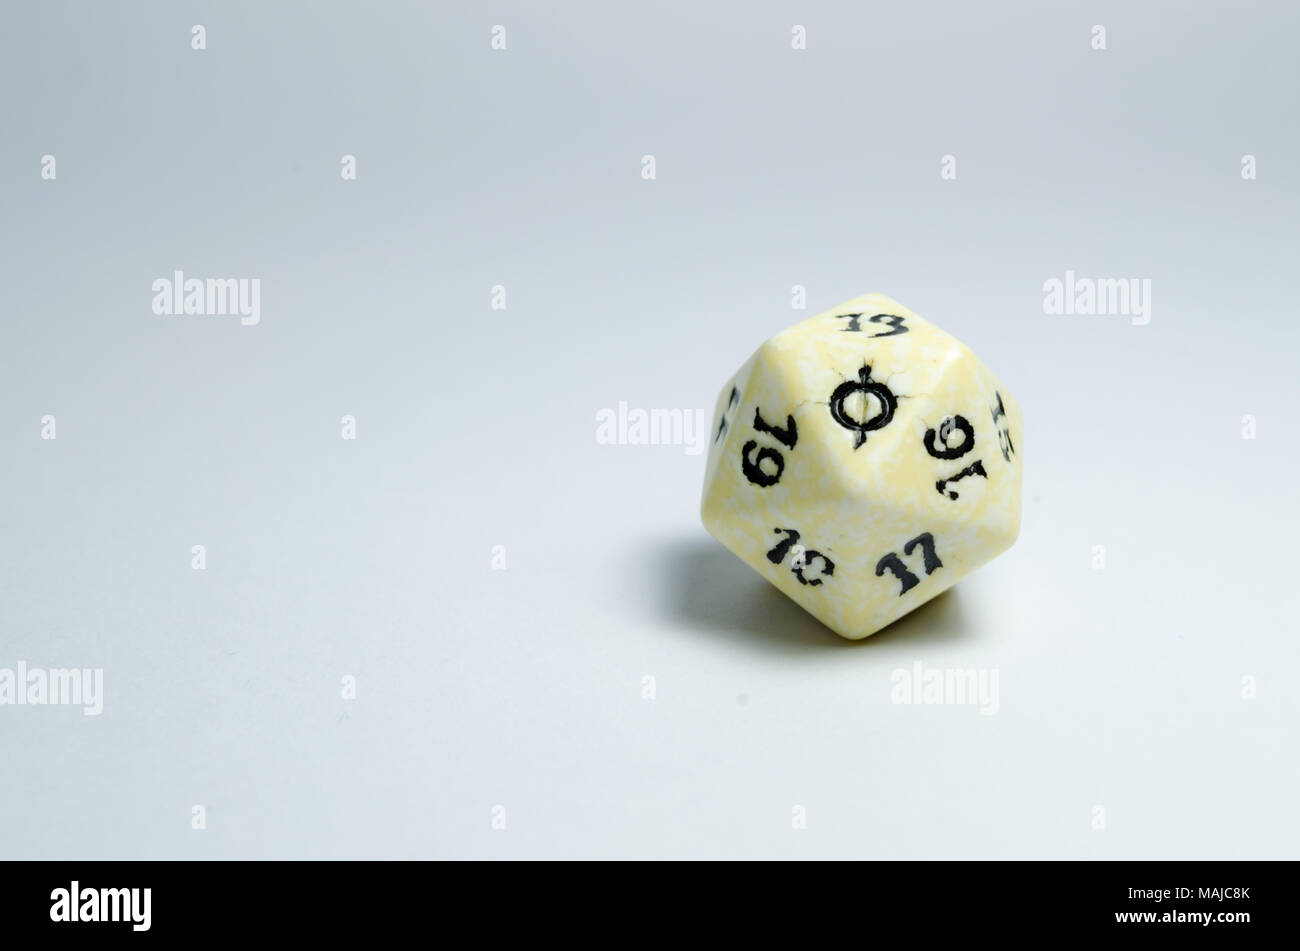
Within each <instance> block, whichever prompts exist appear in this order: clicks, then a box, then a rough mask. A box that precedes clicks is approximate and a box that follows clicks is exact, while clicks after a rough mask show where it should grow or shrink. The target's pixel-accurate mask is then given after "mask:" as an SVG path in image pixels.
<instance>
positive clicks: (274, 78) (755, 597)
mask: <svg viewBox="0 0 1300 951" xmlns="http://www.w3.org/2000/svg"><path fill="white" fill-rule="evenodd" d="M309 11H310V12H309ZM4 17H5V29H4V30H0V62H3V63H5V64H6V65H7V66H8V67H9V72H10V74H11V79H12V81H10V82H7V83H5V84H4V88H5V89H6V92H5V94H4V96H3V112H0V119H2V120H3V125H4V128H5V129H6V134H5V136H4V141H3V142H2V143H0V202H2V203H3V206H4V209H5V213H4V220H5V222H6V227H5V238H6V241H5V259H6V262H7V267H6V305H5V313H4V318H3V322H2V323H0V410H2V411H0V480H2V484H3V486H4V489H5V491H4V493H3V498H2V499H0V559H2V560H0V585H2V590H0V611H2V612H3V613H2V614H0V667H4V666H13V665H14V664H15V663H16V662H17V661H19V660H25V661H26V662H27V663H28V664H31V665H40V666H47V667H56V666H79V667H102V668H103V669H104V677H105V708H104V712H103V713H102V715H100V716H98V717H85V716H83V715H82V714H81V712H80V711H79V710H77V709H69V708H58V707H44V708H39V707H22V708H18V707H0V763H2V764H3V766H2V767H0V769H2V770H3V774H2V775H0V829H3V832H2V833H0V854H2V855H4V856H5V857H87V858H91V857H136V856H139V857H173V856H181V857H258V856H276V857H311V856H826V855H835V856H861V857H921V856H936V857H1028V856H1051V857H1055V856H1069V857H1239V856H1241V857H1295V855H1296V853H1297V844H1298V843H1300V820H1297V818H1296V811H1295V809H1294V804H1293V799H1294V789H1295V784H1296V780H1297V771H1296V760H1295V756H1294V740H1295V728H1296V722H1297V713H1300V709H1298V706H1300V701H1298V700H1297V694H1296V691H1295V690H1294V689H1293V685H1292V683H1291V674H1292V673H1293V672H1294V671H1295V670H1296V669H1297V664H1298V663H1300V649H1298V648H1297V637H1296V634H1297V632H1296V623H1295V612H1294V608H1293V607H1292V598H1291V592H1292V589H1293V588H1294V584H1295V581H1294V568H1295V558H1294V555H1293V553H1292V549H1291V544H1292V540H1293V539H1294V538H1295V537H1296V535H1297V528H1300V526H1298V525H1297V517H1296V496H1295V492H1294V490H1293V485H1294V482H1295V477H1296V472H1297V463H1298V462H1300V456H1298V454H1297V451H1296V448H1295V446H1296V443H1295V440H1294V438H1293V437H1292V436H1291V429H1292V426H1293V419H1294V409H1295V402H1296V395H1297V393H1296V387H1295V383H1294V379H1295V376H1294V370H1295V354H1296V349H1297V348H1296V344H1297V330H1296V323H1295V320H1294V316H1295V300H1296V292H1297V287H1296V280H1295V274H1296V269H1295V260H1296V252H1297V242H1296V231H1295V222H1296V221H1297V220H1300V214H1297V212H1300V208H1297V198H1298V197H1300V193H1298V191H1297V186H1296V180H1295V176H1294V169H1295V168H1296V161H1295V159H1296V152H1297V147H1298V146H1300V138H1298V137H1297V135H1296V131H1295V123H1294V118H1295V115H1296V111H1295V110H1296V89H1297V85H1296V82H1295V78H1296V77H1295V57H1294V51H1293V49H1292V48H1291V45H1290V44H1291V39H1290V38H1291V37H1292V36H1293V35H1294V34H1295V31H1296V27H1297V26H1298V25H1300V24H1297V22H1296V14H1295V12H1294V10H1293V9H1292V8H1290V7H1288V6H1286V5H1284V4H1276V5H1264V6H1261V7H1252V8H1251V11H1250V12H1249V15H1247V14H1245V13H1241V12H1240V11H1238V10H1237V8H1234V7H1229V6H1226V5H1221V6H1212V5H1206V6H1204V7H1203V8H1200V9H1197V8H1187V7H1185V6H1181V5H1180V6H1178V7H1152V8H1151V9H1149V10H1148V9H1142V10H1133V9H1129V8H1127V7H1123V6H1113V7H1112V6H1108V5H1105V4H1103V5H1101V6H1100V7H1098V6H1096V5H1093V6H1088V7H1072V8H1063V9H1059V10H1057V9H1046V8H1043V7H1041V6H1040V5H1037V4H1025V5H1019V4H1017V5H1008V6H1005V7H1002V8H1000V9H996V10H987V9H984V8H979V9H975V8H968V7H965V6H961V7H958V6H957V5H955V4H954V5H934V6H929V7H926V6H921V7H915V6H914V5H910V4H909V5H906V6H904V5H899V6H898V7H897V8H893V9H890V8H883V9H876V8H872V9H870V10H854V9H849V8H848V7H847V5H845V8H843V9H840V8H839V7H837V6H836V5H829V4H827V5H814V6H811V7H808V8H807V9H802V8H799V9H794V8H790V7H788V6H787V5H772V6H759V7H755V6H754V5H751V4H743V5H742V4H725V5H718V6H717V7H716V8H714V9H712V10H701V9H700V8H699V6H698V5H695V4H672V3H669V4H656V5H655V6H654V7H653V8H644V9H638V10H636V11H628V10H624V11H614V10H608V9H605V8H604V7H603V6H602V5H597V4H566V5H565V11H564V12H562V13H556V12H546V13H544V12H541V11H538V10H535V9H529V8H527V7H525V6H512V5H509V4H507V5H504V6H502V5H498V7H497V8H494V10H493V11H492V12H490V13H488V12H483V13H478V12H473V11H469V10H466V9H462V8H459V7H456V8H453V7H451V6H450V5H445V6H444V7H442V8H436V7H425V6H424V5H411V6H409V7H404V6H403V7H399V6H397V5H385V6H384V9H383V11H382V12H381V13H378V14H376V13H373V12H363V11H361V10H359V9H358V10H349V11H343V10H335V9H333V8H331V9H330V10H329V11H328V12H322V11H321V10H320V9H318V8H315V7H311V8H309V7H307V6H293V5H282V6H281V5H277V7H276V9H275V10H269V9H262V8H260V7H259V5H245V6H233V7H231V8H229V9H226V8H225V7H222V8H221V9H215V8H212V7H210V6H208V5H201V6H195V7H194V8H193V9H187V8H186V5H184V4H180V5H177V4H157V5H150V6H139V7H136V8H134V9H132V10H129V11H128V10H112V9H106V8H103V7H102V6H100V5H97V4H88V3H87V4H67V5H63V4H61V5H58V6H57V7H51V6H49V5H41V6H40V7H39V8H37V7H35V6H34V5H33V6H31V7H26V8H23V9H10V10H7V11H6V13H5V14H4ZM800 22H802V23H805V24H806V25H807V26H808V29H809V44H808V49H807V50H806V51H803V52H794V51H792V50H791V49H790V39H789V38H790V27H791V24H792V23H800ZM1097 22H1101V23H1104V24H1106V25H1107V26H1108V31H1109V32H1108V36H1109V47H1110V48H1109V49H1108V50H1106V51H1105V52H1094V51H1092V50H1090V49H1089V30H1090V27H1091V25H1092V24H1094V23H1097ZM193 23H204V24H205V25H206V26H207V30H208V49H207V50H205V51H203V52H195V51H192V50H191V49H190V48H189V28H190V26H191V25H192V24H193ZM494 23H503V24H505V25H507V27H508V31H509V32H508V38H509V49H508V50H507V51H506V52H504V53H493V52H492V51H491V50H490V49H489V30H490V27H491V26H492V24H494ZM46 153H53V154H55V155H56V156H57V161H58V178H57V180H56V181H54V182H45V181H41V180H40V178H39V168H40V156H41V155H43V154H46ZM647 153H652V154H654V155H656V157H657V160H658V179H657V180H656V181H654V182H646V181H643V180H642V179H641V178H640V167H641V166H640V160H641V156H642V155H644V154H647ZM950 153H951V154H955V155H956V156H957V158H958V171H959V175H958V179H957V181H955V182H945V181H941V180H940V178H939V167H940V158H941V156H942V155H945V154H950ZM1244 153H1252V154H1256V155H1257V157H1258V163H1259V170H1260V171H1259V178H1258V180H1256V181H1249V182H1248V181H1243V180H1242V179H1241V176H1240V172H1239V169H1240V157H1241V155H1242V154H1244ZM344 154H354V155H356V156H357V159H358V171H359V177H358V179H357V180H356V181H355V182H344V181H342V180H341V179H340V177H339V162H340V157H341V156H342V155H344ZM176 268H181V269H184V270H185V271H186V272H187V273H189V274H193V275H196V276H240V277H250V278H251V277H258V278H260V279H261V280H262V284H263V291H262V321H261V323H260V324H259V325H258V326H256V327H241V326H239V325H238V323H236V322H233V321H231V320H229V319H215V320H210V319H207V318H199V317H188V318H185V317H182V318H167V317H159V316H155V315H154V314H153V313H152V312H151V310H150V301H151V298H152V294H151V291H150V285H151V282H152V280H153V279H154V278H156V277H158V276H162V275H169V274H170V273H171V272H172V271H173V270H174V269H176ZM1067 269H1074V270H1075V271H1076V272H1077V273H1078V274H1080V275H1089V276H1099V277H1137V278H1150V279H1151V280H1152V282H1153V312H1152V320H1151V322H1150V323H1149V324H1148V325H1146V326H1134V325H1132V324H1131V323H1130V322H1129V321H1127V320H1124V319H1122V318H1100V317H1091V318H1090V317H1048V316H1045V315H1044V314H1043V312H1042V285H1043V282H1044V281H1046V280H1048V279H1050V278H1053V277H1058V278H1060V277H1063V275H1064V273H1065V271H1066V270H1067ZM495 284H504V285H505V286H506V287H507V289H508V309H507V310H506V311H504V312H499V311H493V310H491V309H490V307H489V301H490V289H491V287H492V286H493V285H495ZM793 284H802V285H805V286H806V287H807V288H808V308H809V309H808V310H807V311H806V312H792V311H791V310H790V306H789V301H790V298H789V294H790V287H791V285H793ZM868 290H879V291H882V292H884V293H887V294H889V295H891V296H893V297H896V298H897V299H898V300H900V301H902V302H903V303H905V304H907V305H908V306H909V307H912V308H913V309H915V310H916V311H918V312H919V313H921V314H922V315H923V316H925V317H927V318H929V319H931V320H933V321H934V322H936V323H937V324H939V325H940V326H941V327H943V328H944V329H946V330H948V331H950V332H952V333H953V334H954V335H956V336H957V337H958V338H960V339H962V340H963V341H964V342H966V343H967V344H969V345H970V346H971V347H972V348H973V349H974V350H975V351H976V352H977V353H978V354H979V355H980V356H981V357H982V358H983V359H985V360H986V361H987V362H988V363H989V365H990V366H991V367H992V368H993V369H994V370H995V372H996V373H997V374H998V375H999V376H1000V377H1001V378H1002V379H1003V380H1004V381H1005V382H1006V384H1007V385H1008V386H1009V387H1010V388H1011V389H1012V390H1013V391H1014V392H1015V393H1016V395H1017V396H1018V397H1019V399H1020V401H1021V404H1022V406H1023V407H1024V410H1025V414H1026V432H1027V436H1026V441H1025V446H1024V447H1023V448H1024V459H1025V518H1024V525H1023V529H1022V534H1021V539H1020V541H1019V542H1018V543H1017V545H1016V546H1015V547H1014V548H1012V549H1011V551H1010V552H1008V553H1007V554H1006V555H1004V556H1002V557H1001V558H1000V559H998V560H997V561H995V562H994V563H993V564H991V565H989V566H987V567H986V568H984V569H981V570H980V571H978V572H977V573H975V574H974V575H972V576H971V577H970V578H968V579H966V580H965V581H963V582H962V583H961V584H960V585H958V586H957V587H956V588H955V589H954V590H953V591H952V592H950V593H949V594H947V595H945V596H943V597H942V598H941V599H939V600H938V601H936V602H934V603H932V604H931V605H929V606H927V607H925V608H923V609H922V610H921V611H919V612H917V613H916V614H915V615H913V616H911V617H909V618H907V619H905V620H903V621H902V622H900V623H899V624H898V625H896V626H895V627H894V628H892V629H890V630H888V631H886V632H884V633H882V634H880V635H877V636H876V637H873V638H871V639H869V640H868V641H866V642H864V643H861V644H848V643H843V642H841V641H840V640H839V639H838V638H836V637H835V636H834V635H833V634H831V633H830V632H828V631H826V630H825V629H823V628H821V627H820V626H819V625H818V624H817V623H816V622H815V621H813V620H812V619H811V618H809V617H807V616H806V615H804V614H803V613H802V612H801V611H800V610H799V609H798V608H796V607H795V606H794V605H792V604H790V603H788V602H786V601H785V600H784V599H783V598H782V597H781V596H780V595H779V594H777V593H776V592H775V591H774V590H772V589H769V588H768V587H766V586H765V583H764V582H762V581H760V579H758V577H757V576H756V575H754V574H753V573H752V572H751V571H750V570H749V569H748V568H746V567H745V566H744V565H742V564H741V563H740V562H738V561H736V560H735V559H734V558H733V557H732V556H731V555H729V554H728V553H727V552H725V551H724V550H723V549H722V548H721V547H720V546H719V545H717V544H716V543H714V542H713V541H712V540H711V539H709V538H708V537H707V536H706V534H705V533H704V531H703V529H702V528H701V527H700V525H699V524H698V518H697V506H698V493H699V483H700V478H701V475H702V471H703V462H704V457H703V456H692V455H688V454H687V453H686V452H685V451H684V450H683V448H682V447H671V446H667V447H665V446H660V447H653V446H644V447H643V446H602V445H598V444H597V443H596V441H595V439H594V431H595V416H596V413H597V411H598V410H600V409H601V408H604V407H616V406H617V405H618V401H620V400H626V401H627V402H628V403H629V404H630V405H632V406H639V407H643V408H650V407H660V408H696V407H699V408H707V407H710V406H711V405H712V400H713V398H714V395H715V393H716V390H717V388H718V387H719V386H720V385H721V384H722V382H723V381H724V380H725V379H726V378H727V375H728V374H729V373H731V372H732V370H734V369H735V367H736V366H738V365H739V363H740V362H741V361H742V360H743V359H744V358H745V357H746V356H748V354H749V353H750V352H751V351H752V350H753V348H754V347H756V346H757V344H758V343H759V342H760V341H761V340H762V339H763V338H764V337H766V336H767V335H769V334H771V333H773V332H775V331H776V330H779V329H781V328H782V327H784V326H787V325H789V324H791V323H793V322H795V321H796V320H797V319H799V318H800V317H802V316H806V315H808V314H811V313H815V312H816V311H817V310H819V309H822V308H824V307H827V306H830V305H831V304H834V303H836V302H838V301H841V300H843V299H845V298H847V297H849V296H852V295H853V294H857V293H861V292H865V291H868ZM45 414H53V415H55V416H56V417H57V421H58V422H57V425H58V438H57V440H54V441H43V440H42V439H41V438H40V425H41V424H40V420H41V417H42V416H43V415H45ZM344 414H352V415H354V416H355V417H356V419H357V426H358V438H357V439H356V440H355V441H354V442H349V441H344V440H342V439H341V438H340V435H339V431H340V426H339V420H340V417H342V416H343V415H344ZM1247 414H1250V415H1253V416H1255V417H1256V418H1257V421H1258V437H1257V438H1256V439H1254V440H1243V439H1242V438H1241V418H1242V417H1243V416H1244V415H1247ZM196 544H203V545H205V546H206V548H207V564H208V567H207V569H206V571H194V570H192V569H191V567H190V559H191V554H190V550H191V546H193V545H196ZM494 545H503V546H505V549H506V557H507V566H508V567H507V569H506V570H504V571H493V570H492V569H491V557H492V555H491V549H492V546H494ZM1096 545H1104V546H1105V550H1106V558H1107V563H1106V567H1105V569H1104V570H1094V568H1093V567H1092V559H1093V547H1094V546H1096ZM918 661H920V662H922V663H923V664H925V665H927V666H935V667H977V668H995V669H996V670H997V671H998V672H999V694H1000V696H999V710H998V712H997V714H996V715H993V716H982V715H980V714H979V712H978V710H977V709H975V708H973V707H970V706H955V707H950V706H902V705H896V704H892V703H891V702H890V686H891V683H890V676H891V673H892V672H893V671H894V670H896V669H900V668H902V669H910V668H911V666H912V665H913V664H914V663H915V662H918ZM344 675H354V676H356V677H357V678H358V698H357V699H356V700H355V701H351V702H348V701H344V700H342V699H340V678H341V677H343V676H344ZM647 675H650V676H653V677H654V678H655V683H656V688H657V699H655V700H654V701H652V702H651V701H646V700H644V699H642V682H643V681H642V678H643V677H645V676H647ZM1247 675H1252V676H1254V677H1256V678H1257V679H1258V698H1257V699H1255V700H1253V701H1247V700H1243V699H1241V692H1242V677H1243V676H1247ZM195 804H202V805H204V806H205V807H206V809H207V818H208V822H207V828H206V830H204V831H201V832H200V831H194V830H192V829H191V827H190V817H191V808H192V806H193V805H195ZM496 805H503V806H505V809H506V820H507V822H506V825H507V827H506V829H505V830H499V831H494V830H493V829H492V827H491V821H492V810H493V807H494V806H496ZM1097 805H1102V806H1104V807H1105V810H1106V818H1107V825H1106V828H1105V830H1104V831H1097V830H1094V829H1093V827H1092V820H1093V809H1094V807H1095V806H1097ZM795 806H802V807H804V808H805V809H806V813H807V828H806V829H805V830H801V831H796V830H794V829H792V828H791V817H792V808H793V807H795Z"/></svg>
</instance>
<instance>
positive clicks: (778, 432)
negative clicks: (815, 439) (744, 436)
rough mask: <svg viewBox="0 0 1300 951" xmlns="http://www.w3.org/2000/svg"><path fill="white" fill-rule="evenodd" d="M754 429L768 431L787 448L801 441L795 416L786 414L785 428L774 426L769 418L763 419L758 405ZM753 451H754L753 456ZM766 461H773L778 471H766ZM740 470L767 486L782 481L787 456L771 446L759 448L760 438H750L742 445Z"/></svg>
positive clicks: (751, 479)
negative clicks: (769, 422) (770, 423)
mask: <svg viewBox="0 0 1300 951" xmlns="http://www.w3.org/2000/svg"><path fill="white" fill-rule="evenodd" d="M754 431H755V432H759V433H766V434H767V435H769V436H771V437H772V438H773V439H775V440H776V441H777V442H779V443H780V444H781V445H783V446H785V447H786V448H787V449H793V448H794V447H795V443H797V442H798V441H799V429H798V427H796V426H795V424H794V417H793V416H791V415H789V414H787V415H786V417H785V427H784V428H782V427H780V426H772V425H769V424H768V422H767V420H765V419H763V414H762V412H760V411H759V409H758V407H754ZM755 449H758V452H757V453H755V452H754V450H755ZM751 453H753V455H752V456H751ZM764 461H767V462H770V463H772V465H774V466H775V467H776V471H775V472H772V473H768V472H764V471H763V468H762V464H763V462H764ZM740 471H741V472H743V473H744V474H745V478H746V479H748V480H749V481H750V482H752V483H754V485H757V486H759V487H761V488H767V487H768V486H773V485H776V484H777V483H778V482H780V481H781V474H782V473H783V472H785V456H783V455H781V451H780V450H779V449H774V448H773V447H771V446H764V447H763V448H761V449H759V446H758V440H756V439H750V440H747V441H746V442H745V444H744V445H743V446H741V447H740Z"/></svg>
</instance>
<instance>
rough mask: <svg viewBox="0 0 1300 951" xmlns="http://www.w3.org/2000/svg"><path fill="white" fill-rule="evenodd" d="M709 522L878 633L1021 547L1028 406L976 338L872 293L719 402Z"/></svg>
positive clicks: (788, 346) (766, 570)
mask: <svg viewBox="0 0 1300 951" xmlns="http://www.w3.org/2000/svg"><path fill="white" fill-rule="evenodd" d="M714 429H715V431H714V436H715V438H714V441H713V443H712V445H711V448H710V454H709V461H708V464H707V467H706V476H705V488H704V498H703V503H702V516H703V519H704V523H705V526H706V527H707V528H708V529H709V531H710V532H711V533H712V534H713V535H714V536H715V537H717V538H718V539H719V540H720V541H721V542H722V543H723V544H725V545H726V546H727V547H728V548H730V549H731V550H732V551H733V552H735V553H736V554H737V555H739V556H740V557H741V558H742V559H744V560H745V561H746V562H748V563H749V564H750V565H752V566H753V567H755V568H756V569H757V570H758V571H759V572H760V573H761V574H763V575H764V576H765V577H767V578H768V579H769V580H771V581H772V582H773V583H774V584H776V585H777V587H779V588H780V589H781V590H782V591H784V592H785V593H787V594H788V595H790V596H791V597H792V598H794V599H795V600H796V601H798V602H799V603H800V604H801V605H803V606H804V607H805V608H806V609H807V610H809V611H810V612H812V613H813V614H814V615H816V616H817V617H818V618H819V619H820V620H822V621H823V623H825V624H827V625H828V626H829V627H831V628H833V629H834V630H836V631H838V632H839V633H841V634H843V635H844V636H846V637H851V638H856V637H865V636H866V635H867V634H870V633H873V632H874V631H875V630H878V629H879V628H880V627H882V626H884V625H885V624H887V623H889V622H890V621H892V620H894V619H895V618H897V617H899V616H901V615H902V614H904V613H906V612H907V611H909V610H911V609H912V608H913V607H916V606H917V605H919V604H921V603H922V602H924V601H926V600H928V599H929V598H931V597H934V595H936V594H938V593H939V592H940V591H942V590H944V589H945V588H947V587H948V586H949V585H951V584H952V583H953V582H955V581H956V580H957V578H959V577H960V576H961V575H963V574H965V573H966V572H967V571H969V570H971V569H972V568H974V567H976V566H978V565H979V564H982V563H983V562H985V561H987V560H989V559H990V558H992V557H994V556H995V555H996V554H998V553H1000V552H1001V551H1003V550H1005V549H1006V548H1007V547H1008V546H1009V545H1010V544H1011V542H1012V541H1014V540H1015V536H1016V533H1017V531H1018V528H1019V517H1020V507H1019V499H1020V456H1019V448H1018V447H1019V445H1020V442H1021V435H1022V433H1021V429H1020V416H1019V408H1018V406H1016V404H1015V401H1014V400H1013V399H1011V397H1010V394H1009V393H1007V392H1006V391H1005V389H1004V388H1003V387H1001V385H1000V384H999V383H998V382H997V381H996V379H995V378H994V377H993V375H992V373H990V372H989V371H988V369H987V368H986V367H984V365H983V364H981V363H980V362H979V360H978V359H977V358H976V357H975V356H974V354H972V353H971V352H970V350H969V349H968V348H967V347H965V345H963V344H962V343H960V342H959V341H957V340H956V339H954V338H953V337H951V336H949V335H948V334H946V333H944V332H943V331H941V330H939V329H938V328H937V327H935V326H934V325H932V324H930V323H928V322H927V321H925V320H923V319H922V318H920V317H919V316H917V315H916V314H914V313H913V312H912V311H910V310H908V309H906V308H904V307H902V306H901V305H899V304H898V303H897V302H895V301H892V300H890V299H889V298H887V297H883V296H881V295H874V294H872V295H866V296H864V297H859V298H855V299H853V300H851V301H848V302H847V303H845V304H843V305H841V306H839V307H836V308H833V309H832V310H829V311H827V312H825V313H824V314H819V315H817V316H816V317H813V318H810V319H809V320H806V321H803V322H802V323H800V324H797V325H795V326H794V327H792V328H790V329H789V330H786V331H784V332H782V333H780V334H777V335H776V336H775V337H773V338H771V339H770V340H768V341H767V342H766V343H765V344H764V345H763V346H762V347H761V348H760V349H759V350H758V352H757V353H755V354H754V356H753V357H752V358H751V359H750V360H749V361H747V362H746V364H745V365H744V366H743V367H742V368H741V370H740V371H739V372H738V373H737V374H736V376H735V377H734V378H733V379H732V380H731V381H729V382H728V383H727V384H726V385H725V386H724V387H723V391H722V393H721V394H720V395H719V399H718V405H717V407H716V410H715V416H714Z"/></svg>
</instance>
